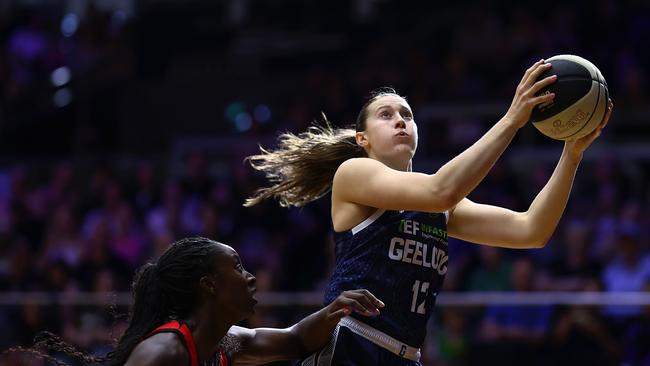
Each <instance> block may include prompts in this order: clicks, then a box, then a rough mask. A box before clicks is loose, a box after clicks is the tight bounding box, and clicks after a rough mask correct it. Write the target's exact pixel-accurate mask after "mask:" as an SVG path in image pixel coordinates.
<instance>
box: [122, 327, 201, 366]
mask: <svg viewBox="0 0 650 366" xmlns="http://www.w3.org/2000/svg"><path fill="white" fill-rule="evenodd" d="M188 364H189V354H188V353H187V349H186V348H185V345H184V343H183V341H182V340H181V338H180V336H179V335H178V334H176V333H173V332H162V333H158V334H154V335H153V336H151V337H149V338H147V339H145V340H143V341H142V342H140V343H139V344H138V345H137V346H136V347H135V348H134V349H133V351H132V352H131V355H130V356H129V359H128V360H127V362H126V364H125V365H124V366H135V365H138V366H140V365H142V366H147V365H157V366H158V365H160V366H166V365H170V366H172V365H175V366H176V365H188Z"/></svg>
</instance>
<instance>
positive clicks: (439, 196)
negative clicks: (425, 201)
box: [428, 174, 465, 212]
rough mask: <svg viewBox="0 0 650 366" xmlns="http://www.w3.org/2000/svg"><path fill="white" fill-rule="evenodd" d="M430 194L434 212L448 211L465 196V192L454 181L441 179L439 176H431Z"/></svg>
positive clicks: (431, 208)
mask: <svg viewBox="0 0 650 366" xmlns="http://www.w3.org/2000/svg"><path fill="white" fill-rule="evenodd" d="M430 179H431V180H430V185H429V194H428V197H430V206H431V207H430V210H431V211H434V212H442V211H447V210H450V209H452V208H454V207H455V206H456V205H457V204H458V202H460V201H461V200H462V199H463V198H465V192H463V191H462V190H461V189H459V188H458V186H457V185H455V184H453V183H452V182H449V181H448V180H447V181H441V180H440V179H439V176H438V175H436V174H433V175H431V176H430Z"/></svg>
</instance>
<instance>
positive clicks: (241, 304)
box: [215, 244, 257, 319]
mask: <svg viewBox="0 0 650 366" xmlns="http://www.w3.org/2000/svg"><path fill="white" fill-rule="evenodd" d="M216 257H217V258H216V259H215V261H216V262H217V263H216V264H217V267H216V268H218V270H217V276H216V281H217V284H218V289H217V303H218V304H219V306H220V307H222V308H225V309H227V311H228V312H229V313H231V314H238V315H239V316H238V317H240V318H241V319H245V318H247V317H249V316H251V315H252V314H253V313H254V312H255V304H257V299H255V292H256V291H257V287H256V284H255V283H256V280H255V276H253V275H252V274H250V273H249V272H248V271H247V270H245V269H244V266H243V265H242V262H241V259H240V258H239V254H237V252H236V251H235V250H234V249H233V248H231V247H229V246H227V245H223V244H221V250H220V251H219V255H217V256H216Z"/></svg>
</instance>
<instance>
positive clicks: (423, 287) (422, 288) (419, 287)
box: [411, 280, 429, 314]
mask: <svg viewBox="0 0 650 366" xmlns="http://www.w3.org/2000/svg"><path fill="white" fill-rule="evenodd" d="M427 290H429V282H422V283H420V280H415V283H414V284H413V300H411V312H414V313H418V314H424V313H425V309H424V306H425V304H426V303H427V296H426V293H427ZM420 293H424V295H425V296H424V300H422V303H420V305H419V306H418V308H417V309H415V306H416V305H417V302H418V294H420Z"/></svg>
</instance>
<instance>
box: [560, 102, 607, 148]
mask: <svg viewBox="0 0 650 366" xmlns="http://www.w3.org/2000/svg"><path fill="white" fill-rule="evenodd" d="M612 110H614V103H612V100H611V99H609V100H608V101H607V112H606V113H605V116H603V120H602V121H601V122H600V125H598V127H596V129H595V130H593V131H592V132H591V133H590V134H588V135H587V136H584V137H581V138H579V139H575V140H567V141H566V142H565V144H566V147H567V148H569V149H571V152H572V153H574V154H576V155H580V154H582V153H583V152H584V151H585V150H587V148H588V147H589V145H591V143H592V142H594V141H595V140H596V139H597V138H598V137H599V136H600V134H601V133H602V132H603V128H605V126H607V122H609V117H611V115H612Z"/></svg>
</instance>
